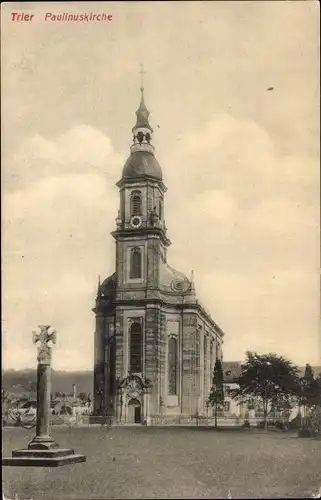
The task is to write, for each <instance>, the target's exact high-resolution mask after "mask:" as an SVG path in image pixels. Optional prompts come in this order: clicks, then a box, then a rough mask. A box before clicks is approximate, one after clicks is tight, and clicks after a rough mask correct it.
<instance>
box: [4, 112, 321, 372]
mask: <svg viewBox="0 0 321 500" xmlns="http://www.w3.org/2000/svg"><path fill="white" fill-rule="evenodd" d="M160 153H161V152H160ZM159 159H160V162H161V165H162V166H163V171H164V177H165V182H166V184H167V185H168V187H169V191H168V193H167V195H166V203H165V217H166V222H167V226H168V228H169V231H168V232H169V237H170V238H171V239H172V240H173V245H172V247H171V248H170V251H169V254H168V259H169V263H170V264H171V265H174V266H176V267H177V268H179V269H181V270H182V271H185V272H187V273H188V272H189V271H190V269H192V268H193V269H194V270H195V277H196V288H197V292H198V293H199V296H200V298H201V300H202V302H204V303H205V306H206V308H207V309H209V310H210V311H211V313H212V316H213V317H214V319H215V320H216V321H217V322H218V323H219V324H220V326H221V327H222V328H223V330H224V331H225V332H226V337H225V359H240V358H241V357H242V355H243V354H244V352H245V351H246V350H247V349H259V350H261V351H268V350H274V351H277V352H280V353H281V354H282V353H283V354H285V355H287V356H288V357H291V358H292V359H294V360H298V362H300V363H304V362H305V361H306V360H310V361H311V362H315V361H316V359H317V351H316V350H317V335H318V327H317V317H318V308H319V305H318V294H319V292H318V288H317V285H316V279H317V278H316V276H317V266H318V249H319V245H318V238H319V236H318V235H319V230H318V228H319V215H318V209H317V207H318V196H317V195H318V189H316V185H317V181H318V169H317V166H316V165H315V164H314V163H313V162H312V161H311V160H310V159H308V158H307V159H306V158H298V157H289V156H284V155H281V154H280V153H279V152H278V151H277V149H276V148H275V146H274V144H273V142H272V140H271V138H270V137H269V135H268V134H267V133H266V131H265V130H263V129H262V128H261V127H259V126H258V125H257V124H256V123H254V122H248V121H246V120H238V119H236V118H234V117H232V116H229V115H227V114H220V115H215V116H213V117H212V119H211V120H210V121H209V122H208V123H206V124H205V125H204V127H202V128H197V129H196V130H189V131H187V132H186V133H185V134H183V135H181V136H180V137H179V138H178V141H177V146H176V149H174V150H173V151H171V152H168V155H167V157H164V158H159ZM123 161H124V159H123V158H122V157H121V156H120V155H119V154H118V153H117V152H116V151H115V150H114V148H113V145H112V143H111V140H110V139H109V138H108V137H106V136H105V135H104V134H102V133H101V132H100V131H98V130H96V129H94V128H92V127H88V126H77V127H74V128H72V129H70V130H67V131H66V132H64V133H63V134H61V135H60V136H58V137H57V138H55V139H48V138H44V137H42V136H40V135H36V136H34V137H30V138H28V139H26V140H25V141H24V142H23V143H22V144H21V147H20V149H19V151H18V152H17V154H16V155H15V157H14V158H13V161H12V169H11V170H10V168H9V167H8V166H7V168H6V170H5V173H4V177H5V179H6V183H5V192H4V195H3V267H4V273H3V285H4V289H5V290H6V293H5V294H4V297H3V317H4V325H3V326H4V341H5V349H6V354H5V358H4V366H13V365H14V366H17V365H18V364H19V363H18V359H20V360H21V364H22V365H23V364H24V363H25V364H26V365H28V364H30V362H31V360H33V359H35V353H34V347H33V346H32V344H31V331H32V330H33V329H34V328H35V327H36V326H37V324H41V323H42V322H47V321H48V322H49V323H50V324H52V325H53V326H55V327H56V328H57V331H58V338H59V342H58V345H57V347H55V367H56V368H62V369H68V368H69V369H72V368H79V369H81V368H87V369H88V368H90V367H91V366H92V361H93V331H94V328H95V325H94V315H93V313H92V312H91V307H93V305H94V297H95V291H96V284H97V281H96V280H97V274H101V275H102V277H105V276H107V275H109V274H111V273H112V272H113V270H114V258H115V254H114V242H113V239H112V237H111V236H110V234H109V233H110V231H112V230H113V229H114V220H115V217H116V215H117V210H118V204H119V194H118V190H117V188H116V187H115V185H114V184H115V182H116V181H117V180H118V178H119V177H120V175H121V168H122V164H123ZM10 165H11V163H10ZM9 171H10V173H9ZM303 330H304V336H303V335H302V331H303ZM10 339H15V340H14V341H15V343H16V345H17V349H16V350H15V349H14V347H13V346H12V345H10V350H9V349H8V342H9V341H10ZM293 339H295V342H294V341H293ZM272 348H273V349H272ZM313 356H314V357H313Z"/></svg>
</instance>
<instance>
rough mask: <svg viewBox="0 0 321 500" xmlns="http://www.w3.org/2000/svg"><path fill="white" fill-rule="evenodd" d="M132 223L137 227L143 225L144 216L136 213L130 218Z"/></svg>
mask: <svg viewBox="0 0 321 500" xmlns="http://www.w3.org/2000/svg"><path fill="white" fill-rule="evenodd" d="M130 225H131V226H132V227H133V228H135V229H136V228H138V227H140V226H141V225H142V218H141V217H140V215H134V216H133V217H132V218H131V219H130Z"/></svg>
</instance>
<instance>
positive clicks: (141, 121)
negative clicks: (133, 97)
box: [130, 64, 154, 153]
mask: <svg viewBox="0 0 321 500" xmlns="http://www.w3.org/2000/svg"><path fill="white" fill-rule="evenodd" d="M139 74H140V75H141V82H140V92H141V96H140V104H139V107H138V109H137V111H136V125H135V126H134V127H133V128H132V132H133V144H132V146H131V148H130V150H131V152H132V153H135V152H136V151H146V152H148V153H153V152H154V146H153V145H152V144H151V140H152V133H153V129H152V127H151V126H150V123H149V120H148V117H149V115H150V113H149V111H148V109H147V107H146V104H145V99H144V80H143V75H144V74H146V72H145V71H144V67H143V65H142V64H141V69H140V72H139Z"/></svg>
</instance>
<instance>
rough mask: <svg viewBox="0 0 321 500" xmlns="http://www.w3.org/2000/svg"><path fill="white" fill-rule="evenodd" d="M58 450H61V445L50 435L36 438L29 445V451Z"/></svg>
mask: <svg viewBox="0 0 321 500" xmlns="http://www.w3.org/2000/svg"><path fill="white" fill-rule="evenodd" d="M56 448H59V445H58V444H57V443H56V441H55V440H54V439H52V437H51V436H49V435H46V436H36V437H34V438H33V440H32V441H31V442H30V443H29V445H28V450H52V449H56Z"/></svg>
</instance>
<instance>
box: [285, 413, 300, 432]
mask: <svg viewBox="0 0 321 500" xmlns="http://www.w3.org/2000/svg"><path fill="white" fill-rule="evenodd" d="M288 428H289V429H293V430H297V429H300V428H301V417H300V416H299V415H297V416H296V417H294V419H293V420H291V421H289V422H288Z"/></svg>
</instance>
